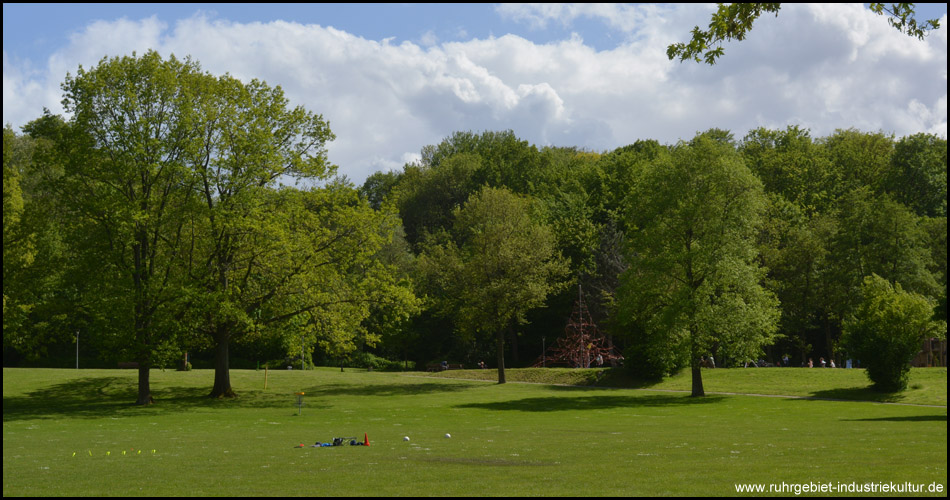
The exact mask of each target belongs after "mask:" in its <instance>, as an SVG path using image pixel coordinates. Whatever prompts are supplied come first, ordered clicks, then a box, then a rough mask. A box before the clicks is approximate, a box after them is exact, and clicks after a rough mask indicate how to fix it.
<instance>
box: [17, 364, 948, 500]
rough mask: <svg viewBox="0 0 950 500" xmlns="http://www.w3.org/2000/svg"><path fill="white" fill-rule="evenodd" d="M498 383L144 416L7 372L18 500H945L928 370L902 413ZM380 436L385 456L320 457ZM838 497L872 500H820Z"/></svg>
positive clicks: (833, 381) (784, 388)
mask: <svg viewBox="0 0 950 500" xmlns="http://www.w3.org/2000/svg"><path fill="white" fill-rule="evenodd" d="M494 374H495V372H494V371H493V370H465V371H457V372H456V371H452V372H445V373H442V374H438V375H439V376H433V375H432V374H423V373H381V372H366V371H363V370H356V369H350V368H347V369H346V371H344V372H342V373H341V372H340V369H339V368H319V369H316V370H313V371H297V370H294V371H270V372H269V373H268V374H267V388H266V390H265V388H264V382H265V380H264V379H265V372H264V371H263V370H262V371H254V370H248V371H245V370H232V371H231V378H232V385H233V387H234V389H235V390H236V391H237V392H238V394H239V397H237V398H235V399H231V400H211V399H209V398H207V397H206V394H207V393H208V392H209V390H210V387H211V383H212V381H213V373H212V372H211V371H205V370H195V371H191V372H176V371H160V370H154V371H153V372H152V375H151V382H152V390H153V394H154V396H155V400H156V404H155V405H153V406H150V407H136V406H133V405H131V404H130V403H131V402H132V401H134V399H135V388H136V372H134V371H132V370H126V371H123V370H65V369H17V368H4V370H3V494H4V496H159V495H161V496H357V495H373V496H619V495H623V496H643V495H650V496H657V495H671V496H672V495H692V496H698V495H702V496H736V495H750V494H748V493H739V492H737V489H736V488H737V485H746V484H750V485H756V484H760V485H763V486H764V488H765V491H764V492H763V493H756V496H759V495H763V494H764V495H768V494H769V487H770V485H776V486H773V488H776V487H781V485H782V483H785V484H786V485H788V487H794V485H815V486H817V487H820V486H821V485H823V484H829V485H834V486H835V487H837V488H841V487H846V486H847V485H853V484H858V485H879V486H878V487H880V485H896V486H900V485H908V484H909V485H913V487H921V488H923V489H922V491H917V492H916V493H915V494H922V495H930V494H933V495H935V496H943V497H945V496H946V491H947V490H946V487H947V409H946V393H947V390H946V380H947V372H946V369H940V368H934V369H915V370H913V371H912V372H911V379H910V384H909V387H910V388H909V389H908V391H906V392H905V393H903V394H902V395H897V396H881V395H876V394H875V393H873V392H870V391H868V390H867V389H866V386H867V385H868V382H867V380H866V379H865V378H863V377H864V374H863V372H862V371H861V370H830V369H827V370H821V369H812V370H807V369H757V370H756V369H745V370H743V369H730V370H726V369H717V370H706V371H704V372H703V375H704V379H705V382H706V390H707V392H708V393H709V394H708V395H707V396H706V397H705V398H691V397H689V396H688V393H686V392H679V391H683V390H688V383H689V379H688V375H678V376H674V377H671V378H669V379H667V380H665V381H663V382H660V383H657V384H652V385H649V384H636V383H633V382H630V381H625V380H623V377H622V376H620V375H617V374H615V373H613V372H608V373H606V374H603V373H600V372H599V371H595V370H592V371H583V370H547V371H545V370H541V371H536V370H530V369H525V370H509V371H508V379H509V381H513V382H512V383H508V384H504V385H498V384H495V383H493V382H492V381H491V377H490V376H491V375H494ZM480 377H484V378H486V379H488V380H477V379H478V378H480ZM684 377H685V378H684ZM518 380H524V381H534V382H547V383H517V381H518ZM565 380H566V381H567V382H565ZM565 383H573V384H590V383H595V384H597V386H577V385H563V384H565ZM605 385H607V386H609V385H615V386H623V385H626V386H628V387H626V388H623V387H620V388H618V387H603V386H605ZM631 386H633V387H631ZM297 391H303V392H304V393H305V395H304V403H305V404H304V406H303V407H302V408H299V409H298V407H297V406H295V396H294V392H297ZM742 394H762V395H776V396H795V397H764V396H750V395H742ZM882 402H886V403H887V404H882ZM894 403H898V404H894ZM447 433H450V434H451V438H447V437H445V435H446V434H447ZM364 434H365V435H366V436H368V438H369V441H370V444H371V446H369V447H365V446H342V447H321V448H313V447H311V446H310V445H313V444H314V443H315V442H318V441H320V442H328V441H331V440H332V438H334V437H348V438H349V437H353V438H356V439H357V440H358V441H363V438H364ZM404 437H409V441H405V440H404ZM301 444H303V445H304V447H302V448H301V447H299V445H301ZM937 486H939V487H940V488H942V491H940V492H936V491H928V488H931V489H933V488H936V487H937ZM779 494H783V495H785V496H794V494H795V493H794V492H790V490H786V491H785V492H784V493H779ZM803 494H807V493H803ZM819 494H822V493H819ZM838 494H854V495H858V494H861V495H864V494H863V493H847V492H837V493H836V492H826V493H823V494H822V495H823V496H827V495H838ZM871 495H875V493H871Z"/></svg>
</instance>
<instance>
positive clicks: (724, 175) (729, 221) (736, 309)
mask: <svg viewBox="0 0 950 500" xmlns="http://www.w3.org/2000/svg"><path fill="white" fill-rule="evenodd" d="M630 200H631V204H632V205H631V207H630V208H628V213H629V214H630V218H631V220H630V222H629V226H630V227H631V228H632V229H631V231H630V233H628V237H629V246H628V249H627V253H626V254H627V257H628V259H629V261H630V269H629V270H628V271H627V272H626V273H625V274H624V275H623V276H622V278H621V288H620V291H619V295H620V296H619V299H618V306H619V310H618V314H619V315H620V316H621V321H623V322H624V323H626V324H628V325H631V326H632V327H633V328H632V330H633V331H638V332H642V335H645V337H642V338H640V339H639V340H635V341H634V342H635V343H638V344H639V345H642V346H644V347H643V350H642V351H641V352H642V354H643V355H645V356H646V361H647V362H648V363H649V364H650V370H651V371H652V372H653V373H654V375H656V374H659V373H669V372H670V371H672V370H673V369H674V367H675V365H676V360H678V359H682V358H681V356H683V355H684V354H683V353H684V352H685V353H686V354H685V356H687V357H688V359H689V360H690V361H689V363H690V366H692V367H693V368H694V369H696V368H698V366H699V364H698V363H699V359H700V357H701V356H703V355H708V354H709V353H710V352H712V351H713V350H717V351H718V352H717V354H718V355H719V357H720V359H721V358H722V357H724V356H727V357H730V358H732V359H740V360H741V359H749V358H753V357H756V356H757V355H758V354H759V352H760V350H761V348H762V347H763V346H765V345H768V344H769V343H771V342H772V341H773V340H774V333H775V329H776V323H777V320H778V309H777V307H776V306H777V303H776V300H775V298H774V296H773V295H772V294H771V293H769V292H767V291H765V290H764V289H763V288H762V287H761V284H760V283H761V281H762V280H763V278H764V270H763V269H762V268H761V267H759V265H758V264H757V263H756V261H755V258H756V248H755V245H754V237H755V234H756V230H757V227H758V225H759V224H760V216H761V213H762V210H763V209H764V208H765V198H764V196H763V193H762V186H761V183H760V182H759V181H758V179H756V178H755V177H754V176H753V175H752V174H751V172H749V170H748V168H746V167H745V165H744V164H743V163H742V159H741V157H739V155H738V154H737V153H736V152H735V150H734V149H733V148H732V146H731V145H730V144H728V143H727V142H723V141H717V140H715V139H714V138H711V137H708V136H706V135H702V134H701V135H698V136H697V137H696V138H695V139H694V140H693V141H692V142H691V143H681V144H679V145H677V147H676V148H675V149H674V150H673V152H672V155H671V156H670V158H669V159H668V160H666V161H661V162H658V163H657V164H655V165H652V166H651V168H649V169H648V170H647V171H646V173H645V176H644V179H643V180H642V183H641V184H640V185H638V186H637V188H636V189H635V191H634V192H633V193H632V195H631V198H630ZM667 352H668V353H670V354H666V353H667ZM635 362H637V363H639V362H640V359H636V361H635ZM694 374H695V375H694V376H697V377H698V370H694ZM700 387H701V385H700ZM699 392H700V394H696V391H694V395H701V388H700V390H699Z"/></svg>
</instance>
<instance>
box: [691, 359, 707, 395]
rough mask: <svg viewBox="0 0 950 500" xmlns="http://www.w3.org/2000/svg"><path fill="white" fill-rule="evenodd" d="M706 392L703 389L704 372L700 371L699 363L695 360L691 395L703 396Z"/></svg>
mask: <svg viewBox="0 0 950 500" xmlns="http://www.w3.org/2000/svg"><path fill="white" fill-rule="evenodd" d="M705 395H706V393H705V392H704V391H703V372H702V371H700V368H699V364H697V363H696V362H695V361H694V362H693V392H692V394H690V396H691V397H703V396H705Z"/></svg>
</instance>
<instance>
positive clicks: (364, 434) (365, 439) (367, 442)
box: [363, 432, 369, 446]
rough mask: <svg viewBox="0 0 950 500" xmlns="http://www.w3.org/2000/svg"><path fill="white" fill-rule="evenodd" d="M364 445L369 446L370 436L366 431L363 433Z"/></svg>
mask: <svg viewBox="0 0 950 500" xmlns="http://www.w3.org/2000/svg"><path fill="white" fill-rule="evenodd" d="M363 446H369V436H368V435H367V434H366V433H365V432H364V433H363Z"/></svg>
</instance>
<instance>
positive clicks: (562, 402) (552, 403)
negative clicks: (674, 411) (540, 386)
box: [455, 394, 725, 412]
mask: <svg viewBox="0 0 950 500" xmlns="http://www.w3.org/2000/svg"><path fill="white" fill-rule="evenodd" d="M723 399H725V397H723V396H706V397H702V398H693V397H689V396H678V395H670V396H666V395H655V396H653V395H651V396H615V395H607V394H604V395H589V396H577V397H554V396H552V397H540V398H525V399H518V400H515V401H495V402H491V403H467V404H462V405H456V406H455V407H456V408H479V409H483V410H507V411H527V412H542V411H568V410H604V409H611V408H636V407H644V406H653V407H657V406H663V407H672V406H694V405H707V404H716V403H718V402H720V401H722V400H723Z"/></svg>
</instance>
